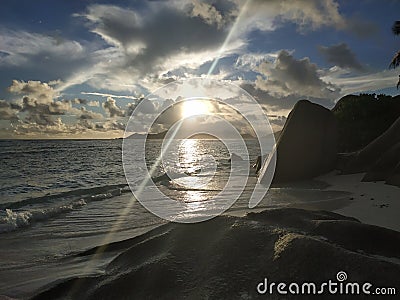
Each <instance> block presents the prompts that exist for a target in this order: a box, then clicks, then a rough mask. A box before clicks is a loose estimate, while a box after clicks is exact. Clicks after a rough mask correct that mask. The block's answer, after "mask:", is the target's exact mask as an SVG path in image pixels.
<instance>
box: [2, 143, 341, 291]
mask: <svg viewBox="0 0 400 300" xmlns="http://www.w3.org/2000/svg"><path fill="white" fill-rule="evenodd" d="M161 144H162V141H159V140H149V141H147V146H146V153H145V157H146V162H147V165H148V168H149V169H150V167H151V166H152V165H153V164H154V163H155V162H156V160H157V157H158V156H159V155H160V149H161ZM246 144H247V149H248V152H249V157H248V159H249V161H248V163H249V164H252V163H254V162H255V161H256V158H257V156H258V155H260V153H259V145H258V142H257V141H256V140H247V141H246ZM176 151H178V152H179V153H178V155H179V162H178V163H176V165H173V168H175V170H173V172H174V173H182V174H186V175H188V177H186V178H189V179H192V180H198V179H199V180H200V178H199V176H200V175H201V176H204V174H205V173H204V172H201V173H200V172H198V170H201V169H202V170H207V167H209V166H208V165H207V164H208V163H216V165H217V167H216V168H215V169H213V171H212V172H213V174H212V175H213V176H212V180H210V182H209V183H208V184H207V185H206V186H205V187H204V188H201V189H185V188H181V186H179V185H176V184H174V183H173V182H171V181H168V180H160V181H159V182H158V181H156V180H155V181H156V184H157V186H158V188H159V189H160V190H161V191H162V192H163V193H165V194H166V195H168V196H169V197H172V198H173V199H175V200H176V201H184V202H187V203H195V204H196V203H204V202H205V201H207V199H209V198H210V197H213V196H215V194H218V192H219V191H220V190H222V189H223V187H224V184H225V183H226V181H227V179H228V178H229V174H230V167H231V163H230V153H229V152H228V150H227V148H226V147H225V146H224V144H223V143H221V142H220V141H217V140H199V139H191V140H183V141H182V143H181V144H180V148H179V149H176ZM238 151H239V150H238ZM136 152H137V153H138V155H137V159H142V157H141V155H142V153H141V152H140V149H137V151H136V149H133V153H136ZM236 154H238V155H243V153H236ZM209 155H211V156H212V157H213V159H214V161H210V160H207V159H203V158H204V157H205V156H209ZM243 157H244V156H243ZM0 164H1V173H0V183H1V184H0V295H2V294H3V295H4V294H5V295H8V296H16V297H26V296H30V295H32V293H34V292H35V291H37V290H38V289H39V288H42V287H43V286H46V285H48V284H50V283H52V282H54V281H56V280H62V279H65V278H68V277H72V276H79V275H88V274H101V273H102V272H104V267H105V265H106V264H107V263H108V262H109V261H110V259H112V257H113V256H112V255H114V256H115V255H116V254H115V253H114V254H112V255H111V256H110V257H102V258H101V259H98V260H95V261H93V260H89V261H88V259H87V258H85V257H79V256H76V255H75V254H77V253H79V252H81V251H84V250H86V249H90V248H92V247H95V246H98V245H102V244H107V243H110V242H115V241H120V240H124V239H128V238H131V237H134V236H137V235H140V234H142V233H144V232H147V231H148V230H150V229H152V228H154V227H156V226H159V225H161V224H163V223H165V222H166V221H165V220H162V219H160V218H158V217H156V216H154V215H153V214H151V213H150V212H148V211H147V210H146V209H145V208H143V207H142V205H141V204H140V203H139V202H138V201H136V200H135V199H134V197H133V195H132V193H131V191H130V189H129V186H128V185H127V182H126V178H125V174H124V169H123V164H122V140H121V139H115V140H31V141H30V140H9V141H8V140H3V141H0ZM211 169H212V168H210V170H211ZM125 171H127V172H133V173H135V172H143V170H140V169H137V170H136V169H135V168H134V167H132V168H130V169H129V170H125ZM164 171H165V170H164V167H163V165H162V164H160V165H157V167H156V168H155V172H154V173H153V174H152V177H153V178H157V177H159V176H162V175H163V174H164ZM206 175H207V174H206ZM209 175H210V174H209ZM138 178H139V177H138ZM256 181H257V178H256V175H255V173H254V171H252V170H250V172H249V174H248V182H247V185H246V188H245V190H244V192H243V193H242V194H241V197H240V198H239V199H238V201H237V202H236V203H235V204H234V205H233V206H232V208H231V210H230V211H231V212H235V211H236V212H237V211H246V210H247V209H248V206H247V205H248V200H249V198H250V195H251V192H252V188H253V187H254V185H255V183H256ZM135 184H137V185H138V186H139V185H140V184H141V182H140V181H138V182H137V183H135V182H134V183H132V182H131V187H132V186H135ZM310 190H312V192H309V191H310ZM233 193H236V191H233ZM337 196H338V195H335V194H334V193H330V194H329V195H325V196H324V197H328V198H332V197H337ZM313 197H314V198H315V199H316V200H317V198H318V197H319V198H318V200H320V197H321V195H319V194H318V193H317V194H316V193H315V189H314V188H311V189H310V188H307V189H304V188H287V187H286V188H274V189H271V190H270V191H269V193H268V194H267V196H266V199H265V200H264V201H263V202H262V203H261V204H260V205H259V207H263V208H268V207H276V206H279V205H286V204H287V203H290V202H296V201H298V200H299V199H300V200H301V199H303V200H304V199H307V200H308V201H312V200H313V199H312V198H313ZM303 200H301V201H303ZM192 207H194V208H193V209H196V207H199V205H197V206H196V205H192Z"/></svg>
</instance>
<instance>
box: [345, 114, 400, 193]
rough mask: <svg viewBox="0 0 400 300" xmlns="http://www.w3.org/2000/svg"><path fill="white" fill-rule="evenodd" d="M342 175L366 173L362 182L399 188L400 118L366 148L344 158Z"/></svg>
mask: <svg viewBox="0 0 400 300" xmlns="http://www.w3.org/2000/svg"><path fill="white" fill-rule="evenodd" d="M344 157H345V159H344V162H342V163H341V165H340V166H339V168H340V169H341V170H342V172H343V173H345V174H349V173H360V172H367V173H366V175H365V176H364V178H363V181H386V182H387V183H388V184H392V185H397V186H400V180H399V179H400V176H399V174H400V167H399V166H400V118H398V119H397V120H396V121H395V122H394V123H393V124H392V125H391V126H390V127H389V129H388V130H386V131H385V132H384V133H383V134H381V135H380V136H379V137H377V138H376V139H374V140H373V141H372V142H370V143H369V144H368V145H367V146H365V147H364V148H362V149H361V150H359V151H356V152H354V153H352V154H351V155H347V154H346V155H345V156H344Z"/></svg>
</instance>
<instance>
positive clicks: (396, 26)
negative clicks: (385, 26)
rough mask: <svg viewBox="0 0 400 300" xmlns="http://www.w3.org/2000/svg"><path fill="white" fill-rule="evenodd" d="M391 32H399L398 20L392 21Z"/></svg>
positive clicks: (395, 33)
mask: <svg viewBox="0 0 400 300" xmlns="http://www.w3.org/2000/svg"><path fill="white" fill-rule="evenodd" d="M392 32H393V34H394V35H399V34H400V21H396V22H394V24H393V26H392Z"/></svg>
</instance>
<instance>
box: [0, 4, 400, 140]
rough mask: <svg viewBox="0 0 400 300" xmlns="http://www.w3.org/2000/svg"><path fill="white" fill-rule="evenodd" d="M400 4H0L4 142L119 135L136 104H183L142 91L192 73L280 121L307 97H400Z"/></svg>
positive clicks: (154, 109) (152, 107)
mask: <svg viewBox="0 0 400 300" xmlns="http://www.w3.org/2000/svg"><path fill="white" fill-rule="evenodd" d="M399 11H400V1H397V0H376V1H375V0H363V1H358V0H357V1H356V0H346V1H337V0H296V1H288V0H282V1H281V0H249V1H245V0H204V1H202V0H166V1H164V0H163V1H161V0H160V1H157V0H152V1H137V0H131V1H115V2H113V1H94V0H93V1H92V0H82V1H67V0H60V1H52V0H51V1H50V0H49V1H40V0H38V1H28V0H27V1H21V0H20V1H18V0H13V1H9V0H3V1H2V9H1V11H0V129H1V131H0V138H116V137H121V136H122V135H123V133H124V130H125V126H126V124H127V120H128V118H129V116H130V115H131V114H132V111H133V109H134V108H135V107H136V106H137V105H138V104H139V103H141V102H142V101H147V102H146V107H147V112H144V113H143V115H146V113H147V114H154V113H160V111H161V109H163V108H164V107H165V103H167V102H168V103H172V104H173V103H174V101H175V100H176V99H164V100H165V103H162V101H161V102H160V101H152V100H151V97H149V98H145V97H146V96H148V95H149V94H151V93H152V92H154V91H155V90H157V89H159V88H161V87H163V86H164V85H166V84H168V83H171V82H175V81H180V80H188V79H192V78H196V77H207V78H210V79H215V80H220V81H223V82H227V83H229V84H234V85H237V86H239V87H241V88H243V89H244V90H245V91H247V92H248V93H249V94H250V95H251V96H252V97H254V99H255V100H256V101H258V103H259V104H260V105H261V106H262V108H263V110H264V112H265V113H266V114H267V115H268V117H269V120H270V123H271V125H272V126H273V127H274V128H279V127H280V126H282V125H283V123H284V121H285V119H286V116H287V114H288V113H289V111H290V109H291V108H292V107H293V105H294V104H295V103H296V102H297V101H298V100H300V99H309V100H310V101H313V102H316V103H319V104H321V105H324V106H326V107H328V108H331V107H332V106H333V105H334V104H335V102H336V101H338V99H340V98H341V97H342V96H344V95H346V94H351V93H353V94H359V93H377V94H380V93H385V94H389V95H396V94H398V91H397V90H396V88H395V86H396V83H397V79H398V74H399V72H400V71H399V70H389V69H388V66H389V63H390V60H391V58H392V57H393V55H394V53H395V52H396V51H398V50H399V49H400V37H398V36H397V37H396V36H394V35H393V34H392V32H391V27H392V25H393V23H394V21H396V20H398V19H399V15H398V12H399ZM216 113H217V112H216ZM165 128H166V127H163V124H159V126H158V129H157V130H158V131H161V130H163V129H165ZM144 130H146V129H144Z"/></svg>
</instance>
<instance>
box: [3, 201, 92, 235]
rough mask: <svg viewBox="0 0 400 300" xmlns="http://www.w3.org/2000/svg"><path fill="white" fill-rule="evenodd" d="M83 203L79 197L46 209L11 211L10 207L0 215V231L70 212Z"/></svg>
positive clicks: (11, 229)
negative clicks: (76, 199)
mask: <svg viewBox="0 0 400 300" xmlns="http://www.w3.org/2000/svg"><path fill="white" fill-rule="evenodd" d="M84 205H86V202H85V200H83V199H81V200H78V201H74V202H72V203H70V204H67V205H61V206H57V207H51V208H46V209H36V210H23V211H13V210H12V209H6V210H5V211H4V213H5V215H4V216H0V233H2V232H9V231H13V230H16V229H18V228H22V227H26V226H29V225H30V224H32V223H33V222H37V221H43V220H47V219H50V218H53V217H55V216H58V215H60V214H63V213H66V212H70V211H72V210H74V209H77V208H79V207H81V206H84Z"/></svg>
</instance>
